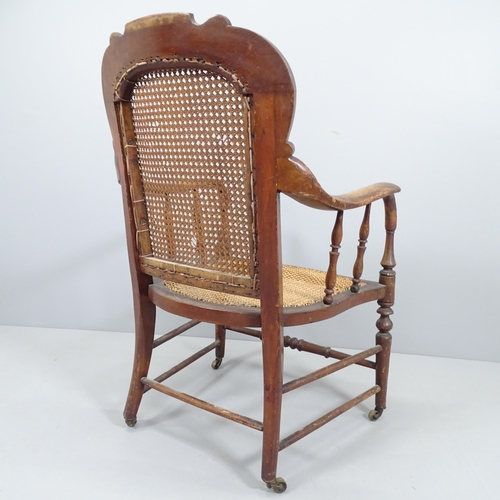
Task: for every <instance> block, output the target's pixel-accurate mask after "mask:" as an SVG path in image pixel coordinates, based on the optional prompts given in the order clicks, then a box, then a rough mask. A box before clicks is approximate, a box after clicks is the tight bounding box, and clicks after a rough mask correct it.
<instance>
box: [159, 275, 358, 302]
mask: <svg viewBox="0 0 500 500" xmlns="http://www.w3.org/2000/svg"><path fill="white" fill-rule="evenodd" d="M325 278H326V273H324V272H323V271H316V270H315V269H307V268H304V267H295V266H287V265H285V266H283V307H300V306H307V305H310V304H316V303H318V302H323V297H324V296H325ZM164 284H165V286H167V287H168V288H170V289H171V290H172V291H173V292H176V293H179V294H181V295H186V296H188V297H190V298H192V299H196V300H203V301H205V302H212V303H215V304H222V305H227V306H239V307H260V300H258V299H253V298H250V297H243V296H238V295H233V294H229V293H222V292H215V291H212V290H203V289H201V288H195V287H192V286H188V285H181V284H179V283H172V282H169V281H165V282H164ZM351 285H352V278H347V277H345V276H338V277H337V281H336V283H335V288H334V295H335V294H337V293H341V292H345V291H346V290H349V289H350V287H351ZM363 285H364V283H361V286H363Z"/></svg>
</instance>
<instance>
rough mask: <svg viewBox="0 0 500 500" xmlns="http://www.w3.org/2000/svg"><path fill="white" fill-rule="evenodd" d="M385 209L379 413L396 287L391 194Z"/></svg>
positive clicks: (384, 401)
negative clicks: (384, 289)
mask: <svg viewBox="0 0 500 500" xmlns="http://www.w3.org/2000/svg"><path fill="white" fill-rule="evenodd" d="M384 208H385V231H386V238H385V248H384V255H383V256H382V260H381V261H380V265H381V266H382V269H381V270H380V283H381V284H383V285H385V286H386V292H385V294H384V297H383V298H382V299H380V300H379V301H378V304H379V306H380V307H379V308H378V309H377V312H378V313H379V314H380V318H379V319H378V320H377V323H376V325H377V328H378V330H379V331H378V333H377V335H376V342H377V344H378V345H380V346H382V348H383V349H382V351H381V352H380V353H379V354H378V355H377V370H376V381H377V384H378V385H379V386H380V388H381V391H380V393H379V394H377V396H376V398H375V408H376V409H377V410H378V411H383V410H384V409H385V408H386V404H387V384H388V380H389V359H390V354H391V344H392V336H391V334H390V331H391V330H392V326H393V324H392V320H391V315H392V314H393V312H394V311H393V310H392V306H393V305H394V301H395V287H396V272H395V271H394V267H395V266H396V258H395V256H394V232H395V231H396V226H397V211H396V199H395V197H394V195H390V196H387V197H385V198H384Z"/></svg>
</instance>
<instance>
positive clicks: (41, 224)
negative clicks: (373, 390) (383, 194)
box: [0, 0, 500, 361]
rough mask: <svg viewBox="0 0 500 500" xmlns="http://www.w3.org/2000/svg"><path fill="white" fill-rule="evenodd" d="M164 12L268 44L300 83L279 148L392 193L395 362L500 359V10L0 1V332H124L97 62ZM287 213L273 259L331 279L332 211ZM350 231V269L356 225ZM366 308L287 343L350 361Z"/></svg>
mask: <svg viewBox="0 0 500 500" xmlns="http://www.w3.org/2000/svg"><path fill="white" fill-rule="evenodd" d="M166 11H190V12H193V13H195V15H196V18H197V20H198V22H203V21H205V20H206V19H207V18H208V17H211V16H212V15H214V14H218V13H221V14H224V15H226V16H227V17H229V19H231V21H232V23H233V24H234V25H238V26H244V27H246V28H249V29H252V30H254V31H256V32H258V33H260V34H262V35H264V36H265V37H267V38H268V39H270V40H271V41H272V42H273V43H274V44H275V45H276V46H277V47H279V49H280V50H281V51H282V53H283V54H284V55H285V57H286V58H287V59H288V61H289V63H290V65H291V67H292V69H293V70H294V74H295V78H296V83H297V88H298V93H297V111H296V115H295V125H294V128H293V131H292V133H291V140H292V141H293V142H294V143H295V145H296V154H297V156H299V157H300V158H301V159H303V160H304V161H305V162H306V163H307V164H308V165H309V166H310V167H311V168H312V169H313V171H314V172H315V173H316V175H317V177H318V178H319V180H320V181H321V182H322V184H323V185H324V187H325V188H326V189H327V190H329V191H330V192H331V193H334V194H335V193H337V194H338V193H341V192H345V191H348V190H351V189H354V188H357V187H361V186H362V185H366V184H368V183H371V182H376V181H385V180H388V181H392V182H395V183H398V184H400V185H401V186H402V188H403V191H402V193H401V194H400V195H399V198H398V200H399V214H400V219H399V220H400V224H399V228H398V232H397V240H396V243H397V246H396V250H397V254H396V256H397V259H398V267H397V271H398V272H399V274H398V295H397V303H396V306H395V315H394V322H395V328H394V336H395V350H396V351H399V352H404V353H416V354H426V355H439V356H450V357H459V358H469V359H482V360H492V361H500V336H499V335H498V331H497V330H498V327H497V325H498V322H497V313H498V311H497V307H499V301H498V298H499V292H498V286H497V285H496V282H495V279H496V277H497V276H498V274H499V272H498V271H499V267H500V266H499V261H498V258H497V256H498V250H499V241H498V231H499V224H498V213H499V207H500V200H499V197H498V185H499V174H498V167H499V158H500V140H499V138H500V125H499V117H500V97H499V92H498V90H499V88H500V30H499V29H498V26H500V3H499V2H498V0H491V1H488V0H470V1H466V0H449V1H448V0H419V1H418V2H417V1H414V2H401V1H400V0H380V1H377V2H375V1H370V0H351V1H349V2H347V1H340V0H330V1H329V2H325V1H315V0H309V1H308V2H290V1H289V0H286V1H273V2H270V1H269V0H265V1H263V0H255V1H253V2H251V3H241V2H234V1H227V0H212V1H210V2H206V1H204V0H197V1H194V0H192V1H190V0H184V1H168V0H163V1H154V0H142V1H141V2H137V1H136V0H134V1H132V0H109V1H99V2H98V1H95V0H88V1H86V2H81V3H80V2H78V3H77V2H64V1H56V0H46V1H44V2H38V1H34V0H30V1H23V2H18V1H15V0H6V1H3V2H2V4H1V6H0V47H1V50H0V65H1V66H0V67H1V68H2V79H1V83H0V87H1V93H0V127H1V130H0V147H1V152H2V156H1V158H2V163H1V172H2V180H1V183H0V200H1V203H2V205H1V208H2V210H1V211H2V217H1V220H0V234H1V241H2V245H1V249H0V256H1V260H0V272H1V283H2V285H1V303H0V324H5V325H28V326H29V325H32V326H46V327H55V328H76V329H92V330H112V331H131V330H132V328H133V318H132V308H131V292H130V285H129V276H128V264H127V260H126V253H125V244H124V229H123V222H122V209H121V198H120V190H119V187H118V184H117V183H116V178H115V173H114V166H113V153H112V150H111V140H110V135H109V131H108V126H107V122H106V117H105V113H104V108H103V104H102V98H101V88H100V64H101V58H102V54H103V52H104V50H105V48H106V46H107V44H108V38H109V34H110V33H111V32H113V31H123V26H124V24H125V23H126V22H127V21H130V20H132V19H135V18H137V17H140V16H143V15H147V14H151V13H156V12H166ZM380 208H381V207H378V210H376V211H375V212H376V213H375V217H374V220H373V224H372V236H371V238H370V241H369V244H368V266H367V269H366V276H367V277H370V275H371V276H372V277H375V276H376V274H375V273H376V272H378V261H379V260H380V256H381V246H382V235H383V230H382V229H383V227H382V218H381V210H380ZM282 211H283V234H284V238H283V239H284V246H285V248H284V260H285V261H286V262H289V263H295V264H303V265H308V266H311V267H316V268H324V267H325V266H326V265H327V258H328V250H329V248H328V245H329V237H330V231H331V227H332V223H333V215H332V214H330V213H323V212H315V211H312V210H310V209H307V208H304V207H300V206H298V205H297V204H296V203H295V202H292V201H291V200H288V199H284V200H283V206H282ZM346 219H347V220H346V223H347V226H348V229H347V230H346V234H345V238H344V245H343V248H342V254H341V261H340V262H341V264H340V266H341V271H344V272H349V271H350V268H351V266H352V261H353V258H354V249H355V246H356V239H357V235H356V232H357V222H358V221H359V216H358V215H357V214H355V213H353V214H350V213H349V214H347V217H346ZM350 222H352V225H349V223H350ZM361 311H362V314H361V315H357V314H355V313H353V312H349V313H347V314H346V315H343V317H342V318H340V319H339V320H337V321H335V320H334V321H332V322H330V323H328V324H327V327H326V329H325V328H323V330H321V329H320V328H319V326H312V327H307V328H306V327H304V328H303V329H302V330H303V331H297V332H294V334H295V333H296V334H303V333H305V332H304V330H307V331H308V333H310V334H312V335H313V338H316V339H318V340H319V341H322V342H329V343H332V344H333V345H339V346H347V347H358V344H359V345H361V343H366V339H367V336H368V337H371V335H373V333H374V332H375V327H374V320H375V318H376V316H375V314H374V307H373V305H368V306H363V307H362V308H361ZM160 323H161V327H162V328H168V326H170V325H171V324H178V323H179V321H178V319H175V318H171V317H168V316H167V315H163V316H161V318H160ZM354 331H363V332H366V333H364V334H363V336H362V338H359V339H358V338H357V337H354V336H352V333H353V332H354ZM332 332H337V336H335V337H333V336H331V334H332ZM200 333H201V334H205V333H208V330H207V329H205V330H203V329H202V330H200Z"/></svg>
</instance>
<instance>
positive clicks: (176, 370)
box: [144, 340, 220, 392]
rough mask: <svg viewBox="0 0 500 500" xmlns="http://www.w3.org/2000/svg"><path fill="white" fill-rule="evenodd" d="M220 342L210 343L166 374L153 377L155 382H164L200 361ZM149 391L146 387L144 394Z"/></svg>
mask: <svg viewBox="0 0 500 500" xmlns="http://www.w3.org/2000/svg"><path fill="white" fill-rule="evenodd" d="M219 345H220V342H219V341H218V340H216V341H215V342H212V343H211V344H209V345H207V346H206V347H204V348H203V349H200V350H199V351H197V352H195V353H194V354H193V355H191V356H189V358H186V359H185V360H184V361H181V362H180V363H178V364H177V365H175V366H173V367H172V368H170V370H167V371H166V372H164V373H162V374H161V375H158V376H157V377H155V379H154V380H155V382H163V381H164V380H167V378H170V377H172V376H173V375H175V374H176V373H179V372H180V371H181V370H183V369H184V368H186V367H187V366H189V365H191V364H192V363H194V362H195V361H196V360H198V359H200V358H201V357H202V356H205V354H207V353H209V352H210V351H213V350H214V349H217V347H219ZM148 390H149V387H146V388H145V389H144V392H147V391H148Z"/></svg>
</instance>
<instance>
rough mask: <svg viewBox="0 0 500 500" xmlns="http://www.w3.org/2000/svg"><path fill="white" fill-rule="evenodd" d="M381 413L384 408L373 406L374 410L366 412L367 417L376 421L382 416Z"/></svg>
mask: <svg viewBox="0 0 500 500" xmlns="http://www.w3.org/2000/svg"><path fill="white" fill-rule="evenodd" d="M382 413H384V410H382V409H380V408H375V409H374V410H372V411H370V413H368V418H369V419H370V420H371V421H372V422H376V421H377V420H378V419H379V418H380V417H381V416H382Z"/></svg>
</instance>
